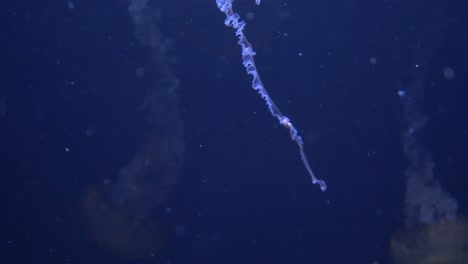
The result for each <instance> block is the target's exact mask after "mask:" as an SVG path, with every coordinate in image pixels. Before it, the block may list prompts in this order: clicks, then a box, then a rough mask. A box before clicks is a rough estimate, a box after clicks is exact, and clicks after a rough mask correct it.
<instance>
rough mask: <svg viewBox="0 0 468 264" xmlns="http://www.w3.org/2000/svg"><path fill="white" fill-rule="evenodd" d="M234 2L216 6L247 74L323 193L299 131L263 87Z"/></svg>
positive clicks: (226, 0)
mask: <svg viewBox="0 0 468 264" xmlns="http://www.w3.org/2000/svg"><path fill="white" fill-rule="evenodd" d="M232 2H233V0H216V4H217V5H218V8H219V10H221V12H223V13H224V14H226V19H225V20H224V24H225V25H226V26H229V27H232V28H234V29H235V30H236V36H237V37H238V44H239V45H240V46H241V47H242V61H243V64H244V67H245V69H246V70H247V73H248V74H250V75H252V88H253V89H254V90H256V91H257V92H258V93H259V94H260V96H261V97H262V98H263V100H264V101H265V103H266V105H267V107H268V110H270V113H271V114H272V115H273V116H274V117H276V119H278V121H279V122H280V124H282V125H283V126H284V127H286V128H287V129H288V130H289V134H290V136H291V139H292V140H294V141H295V142H296V143H297V145H298V146H299V153H300V155H301V159H302V162H303V163H304V166H305V167H306V169H307V171H308V172H309V175H310V177H311V179H312V183H313V184H318V185H319V186H320V189H321V190H322V191H325V190H326V189H327V184H326V183H325V182H324V181H323V180H320V179H318V178H317V177H316V176H315V174H314V173H313V172H312V169H311V168H310V165H309V162H308V160H307V157H306V155H305V153H304V142H303V141H302V138H301V136H300V135H299V134H298V132H297V129H296V128H295V127H294V125H293V124H292V123H291V121H290V120H289V118H288V117H287V116H284V115H283V114H282V113H281V111H280V110H279V108H278V107H277V106H276V104H275V103H274V102H273V100H272V99H271V97H270V95H268V92H267V91H266V89H265V87H264V86H263V83H262V80H261V79H260V75H259V73H258V71H257V67H256V65H255V60H254V55H255V51H254V50H253V48H252V45H251V44H250V43H249V41H248V40H247V38H246V37H245V35H244V27H245V22H244V21H243V20H240V16H239V15H238V14H236V13H234V12H233V10H232ZM255 3H256V4H257V5H259V4H260V0H255Z"/></svg>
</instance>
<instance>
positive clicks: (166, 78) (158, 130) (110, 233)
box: [82, 0, 184, 258]
mask: <svg viewBox="0 0 468 264" xmlns="http://www.w3.org/2000/svg"><path fill="white" fill-rule="evenodd" d="M129 13H130V16H131V19H132V22H133V24H134V26H135V36H136V38H137V39H138V41H139V43H140V44H141V45H142V46H143V47H145V48H147V49H148V50H149V51H150V54H149V61H148V65H147V66H146V67H145V68H140V69H137V71H136V74H137V76H142V75H144V74H145V72H149V73H150V74H151V76H152V83H153V87H152V88H151V89H150V91H149V92H148V94H147V96H146V97H145V101H144V103H143V105H142V107H141V109H142V110H143V111H144V112H145V114H146V122H147V124H148V126H149V127H150V128H149V129H148V131H146V133H145V135H146V136H145V140H144V144H142V146H141V147H140V148H139V149H138V151H137V153H136V154H135V156H134V157H133V159H132V160H131V161H130V162H129V163H128V164H126V165H125V166H124V167H122V168H121V169H120V171H119V173H118V175H117V177H116V180H115V181H111V180H106V182H105V183H103V184H96V185H93V186H91V187H89V188H88V190H87V191H86V193H85V195H84V199H83V206H82V219H83V220H82V221H83V224H84V226H85V228H86V230H87V231H88V232H89V233H90V235H91V236H92V237H93V238H95V240H96V241H97V242H98V243H99V244H100V245H101V247H103V248H106V249H108V250H110V251H111V252H113V253H114V254H116V255H118V256H122V257H126V258H147V257H152V256H154V255H155V254H157V253H158V252H159V251H160V250H161V248H162V247H163V245H164V243H165V241H166V240H167V237H168V233H169V232H168V230H169V229H170V227H169V226H168V221H167V220H165V215H167V214H166V213H165V210H166V208H165V204H166V200H167V197H168V193H169V191H170V190H171V187H172V186H173V185H174V184H176V183H177V178H178V174H179V170H180V168H181V165H182V161H183V155H184V141H183V128H182V121H181V118H180V111H179V108H178V96H177V89H178V87H179V81H178V79H177V78H176V77H175V76H174V75H173V73H172V72H171V69H170V61H169V60H170V59H169V57H168V52H167V51H168V49H169V46H168V44H167V43H168V42H167V41H166V40H165V38H164V37H163V35H162V33H161V31H160V30H159V27H158V22H159V20H160V12H159V11H158V10H157V9H155V8H152V7H150V6H149V5H148V0H132V1H130V5H129Z"/></svg>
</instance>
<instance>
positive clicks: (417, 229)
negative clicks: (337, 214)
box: [391, 74, 468, 263]
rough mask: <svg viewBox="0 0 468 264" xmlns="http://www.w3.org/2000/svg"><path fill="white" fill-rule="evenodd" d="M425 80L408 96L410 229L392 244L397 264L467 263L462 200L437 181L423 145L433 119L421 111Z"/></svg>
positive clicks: (405, 102) (407, 214)
mask: <svg viewBox="0 0 468 264" xmlns="http://www.w3.org/2000/svg"><path fill="white" fill-rule="evenodd" d="M423 83H424V77H423V76H422V75H421V74H417V75H416V78H415V80H414V82H413V84H412V85H410V86H409V89H408V90H407V91H406V92H405V93H400V97H401V100H402V102H403V108H404V111H403V112H404V123H405V130H404V131H403V134H402V143H403V151H404V154H405V157H406V159H407V160H408V164H409V166H408V168H407V169H406V172H405V175H406V192H405V208H404V217H405V218H404V220H405V226H406V229H405V230H402V231H400V232H399V233H397V234H396V235H395V236H394V237H393V238H392V241H391V254H392V257H393V260H394V262H395V263H468V253H467V252H468V223H467V222H466V221H465V220H463V219H459V218H458V217H457V208H458V204H457V201H456V200H455V199H454V198H453V197H452V196H451V195H450V193H448V192H446V191H444V190H443V188H442V186H441V185H440V183H439V182H438V181H437V179H436V178H435V177H434V171H433V168H434V162H433V159H432V156H431V154H430V153H429V152H428V151H427V150H426V149H425V148H424V146H423V145H422V144H421V142H420V140H419V135H420V132H421V131H422V130H423V128H424V126H425V125H426V123H427V121H428V117H427V116H425V115H423V114H422V113H421V112H420V110H419V104H418V102H419V100H421V97H422V96H423V88H422V87H423Z"/></svg>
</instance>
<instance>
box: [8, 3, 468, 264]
mask: <svg viewBox="0 0 468 264" xmlns="http://www.w3.org/2000/svg"><path fill="white" fill-rule="evenodd" d="M159 2H164V3H159ZM361 2H362V1H351V2H350V1H305V0H303V1H298V0H294V1H285V0H263V1H262V4H261V5H260V6H256V5H255V4H254V1H253V0H251V1H250V0H249V1H247V0H237V1H235V6H234V8H235V10H236V12H239V13H240V14H241V16H242V17H243V18H244V19H246V21H247V27H246V31H245V33H246V36H247V37H248V38H249V41H250V42H251V43H252V45H253V47H254V49H255V50H256V51H257V55H256V56H255V58H256V62H257V67H258V70H259V72H260V74H261V77H262V81H263V83H264V84H265V86H266V88H267V89H268V92H269V93H270V95H271V97H272V98H273V100H274V101H275V103H276V104H277V105H278V107H279V108H280V109H281V111H282V112H283V114H285V115H287V116H288V117H290V118H291V120H292V121H293V122H294V124H295V126H296V128H297V129H298V130H299V133H300V134H301V135H302V136H303V138H304V141H305V152H306V154H307V156H308V159H309V162H310V163H311V166H312V169H313V171H314V173H315V174H316V175H317V176H318V177H319V178H321V179H323V180H325V181H326V182H327V184H328V187H329V188H328V190H327V191H326V192H321V191H320V189H319V188H318V186H316V185H312V184H311V182H310V178H309V175H308V174H307V171H306V170H305V169H304V166H303V164H302V162H301V160H300V157H299V153H298V150H297V146H296V144H295V143H294V142H293V141H291V139H290V138H289V134H288V131H287V130H285V129H284V128H283V127H282V126H281V125H280V124H279V123H278V122H277V120H276V119H274V118H273V117H271V115H270V113H269V112H268V110H267V108H266V106H265V104H264V102H263V100H262V99H261V98H260V96H259V95H258V94H257V93H256V92H255V91H254V90H253V89H252V88H250V84H251V79H250V76H248V75H247V74H246V73H245V70H244V68H243V67H242V61H241V56H240V47H239V46H237V44H236V42H237V39H236V38H235V35H234V32H233V30H232V29H231V28H228V27H226V26H224V23H223V21H224V14H223V13H221V12H220V11H219V10H218V9H217V7H216V3H215V1H214V0H212V1H208V0H205V1H188V0H184V1H151V0H150V1H149V5H150V6H151V7H152V8H158V9H159V10H160V19H159V20H158V22H157V25H158V27H159V28H158V30H159V31H158V32H160V33H161V34H163V36H164V39H165V40H166V41H169V42H170V47H171V48H170V49H169V50H167V51H166V54H167V57H168V58H169V60H170V62H168V64H169V66H168V68H169V69H170V70H171V72H172V74H173V76H175V77H176V78H178V79H179V80H180V86H179V87H178V89H177V98H178V100H179V104H178V109H179V110H180V119H177V120H176V121H174V122H181V124H182V125H183V138H177V140H181V141H183V142H184V144H185V152H184V162H183V164H182V165H181V167H180V171H179V172H178V173H177V175H178V178H177V183H176V184H172V185H170V186H171V187H170V188H167V189H168V193H169V194H168V198H167V201H165V202H164V204H162V205H161V204H158V205H157V206H154V205H153V203H152V202H151V201H148V199H145V198H142V199H141V207H142V208H146V207H145V205H148V207H151V208H150V209H141V210H144V212H143V214H145V213H147V212H149V211H151V210H154V212H156V213H154V212H153V211H151V212H152V213H147V214H148V215H151V218H150V221H156V222H157V221H159V220H160V219H164V220H161V221H162V222H164V225H162V226H163V227H161V228H162V229H164V230H165V231H166V235H165V236H164V238H161V239H159V238H158V241H159V242H160V243H161V244H162V245H161V246H160V247H158V250H155V254H154V256H153V257H151V258H149V259H139V260H134V259H127V258H125V257H122V256H119V254H115V252H112V250H109V247H110V246H108V245H107V246H106V245H104V246H103V245H100V244H99V243H97V242H96V240H98V241H99V239H100V238H99V237H98V236H99V235H97V234H96V233H93V231H89V230H87V228H86V227H85V224H84V222H86V221H87V220H86V219H84V218H86V217H87V216H86V215H83V213H82V209H81V208H82V207H83V199H85V198H86V197H88V196H87V195H88V194H89V193H88V194H87V192H86V190H87V189H88V188H89V187H90V186H94V185H95V184H96V183H99V184H101V183H102V182H104V181H106V180H108V179H110V180H115V179H116V175H117V174H118V172H119V170H120V169H121V168H122V167H124V166H125V165H126V164H128V163H129V161H130V160H132V158H133V157H134V156H135V153H138V151H139V149H140V146H142V145H144V144H148V143H147V142H148V141H146V140H145V138H147V137H148V135H147V134H148V133H151V130H149V129H148V127H147V124H146V123H145V120H146V118H147V116H146V115H148V111H145V110H139V107H140V106H141V105H142V104H143V102H144V101H145V98H147V91H148V90H150V89H152V88H151V87H154V86H157V87H159V86H158V85H159V84H157V83H156V84H155V82H156V81H155V80H158V78H159V77H158V76H157V74H153V75H149V76H148V75H147V77H144V78H139V77H138V76H137V74H136V71H137V69H138V68H139V67H146V66H145V65H153V64H152V63H154V61H158V57H157V56H156V57H155V58H153V57H151V56H152V53H151V50H150V49H149V48H148V47H143V46H142V45H141V44H140V43H139V42H138V41H137V39H136V38H135V35H134V31H135V26H134V24H133V22H132V20H131V18H130V16H129V12H128V2H127V1H75V2H67V1H27V0H24V1H5V2H4V3H2V4H1V5H0V6H1V8H0V10H1V11H0V12H1V17H2V34H1V35H0V36H1V37H0V38H1V42H0V43H1V44H0V45H1V54H2V65H3V67H2V71H1V73H0V78H1V84H0V180H1V185H0V186H1V199H0V201H1V212H2V214H1V218H0V219H1V222H0V225H1V229H0V230H1V235H0V242H1V243H2V246H1V247H0V248H1V251H2V253H1V254H0V262H1V263H373V262H374V261H377V262H380V263H391V259H390V257H389V242H390V239H391V235H392V234H394V233H395V232H396V231H397V230H401V229H404V224H403V223H404V216H403V208H404V195H405V169H406V167H407V162H406V160H405V157H404V155H403V148H402V144H401V135H402V131H403V129H405V127H404V124H403V122H402V117H403V110H402V109H403V108H402V104H401V102H400V98H399V96H398V91H400V90H403V91H406V90H407V89H408V87H410V86H411V85H414V83H415V80H416V79H417V78H422V79H423V81H422V82H421V83H420V86H421V88H422V90H423V91H424V94H423V95H421V96H420V97H418V105H419V107H420V110H421V112H423V113H424V114H426V115H427V116H428V117H429V123H428V124H427V126H426V128H425V130H424V132H423V133H422V134H421V138H420V140H421V142H422V143H423V144H424V146H425V147H426V148H427V149H428V151H429V152H431V153H432V155H433V159H434V162H435V164H436V167H435V168H434V175H435V177H436V178H437V179H438V181H439V182H440V184H441V185H442V186H443V188H444V189H445V190H446V191H448V192H449V193H451V194H452V195H453V196H454V197H455V198H456V199H457V200H458V203H459V213H460V214H462V215H463V214H466V212H467V206H468V197H467V196H466V192H465V190H464V189H465V187H464V186H466V184H467V183H468V181H467V178H466V175H467V172H468V165H467V164H468V163H467V161H466V160H467V158H468V148H467V146H468V136H467V135H468V122H467V117H466V113H468V112H467V111H468V109H467V108H468V107H467V106H468V89H467V84H468V79H467V78H468V77H467V76H468V66H467V64H466V61H467V60H468V37H467V36H468V32H467V30H466V26H464V25H466V24H467V23H468V21H467V20H468V18H467V17H466V14H465V13H466V10H468V9H467V8H468V4H467V3H466V1H456V0H451V1H417V0H415V1H364V2H363V3H361ZM441 2H442V3H441ZM247 17H250V19H247ZM252 17H253V18H252ZM155 65H156V64H155ZM149 68H151V67H149ZM155 72H156V73H157V72H158V71H157V70H156V71H155ZM150 73H151V72H150ZM452 73H453V74H452ZM158 89H163V88H160V87H159V88H158ZM164 111H166V110H161V111H159V112H157V114H158V117H159V115H160V116H165V115H166V114H165V112H164ZM151 113H153V112H151ZM163 128H164V127H163ZM163 128H162V129H163ZM159 144H162V143H159ZM157 177H158V176H157V175H155V179H156V180H154V179H151V180H149V183H148V184H149V185H150V186H151V184H156V185H157V184H159V182H158V180H157V179H159V178H157ZM155 182H156V183H155ZM158 186H159V185H158ZM98 193H99V194H102V195H104V194H106V195H109V197H110V198H109V197H108V198H109V199H110V200H111V201H113V202H115V201H116V199H117V198H116V197H119V195H120V194H119V193H117V194H116V193H113V192H112V191H109V190H102V191H99V192H98ZM99 199H100V198H99ZM99 199H97V200H93V201H94V202H95V203H96V204H99V203H101V202H102V201H101V200H99ZM150 199H152V198H150ZM138 201H140V200H138ZM138 208H139V207H138ZM138 210H140V209H138ZM123 211H124V210H122V211H120V209H116V211H112V213H111V212H110V209H109V211H108V214H107V215H110V216H112V215H113V213H114V212H116V213H115V215H114V216H115V217H110V218H118V217H122V214H124V213H123ZM125 212H126V211H125ZM161 212H163V213H161ZM139 213H140V212H138V211H137V214H139ZM153 213H154V214H153ZM132 215H133V214H132ZM155 215H156V216H155ZM157 215H159V216H160V217H158V216H157ZM161 215H164V216H161ZM124 219H127V218H124ZM122 221H123V220H122ZM124 226H125V225H124ZM99 228H101V227H99ZM117 231H118V230H116V232H117ZM110 240H112V239H110ZM129 244H131V242H129ZM125 246H129V245H128V244H126V245H125Z"/></svg>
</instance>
